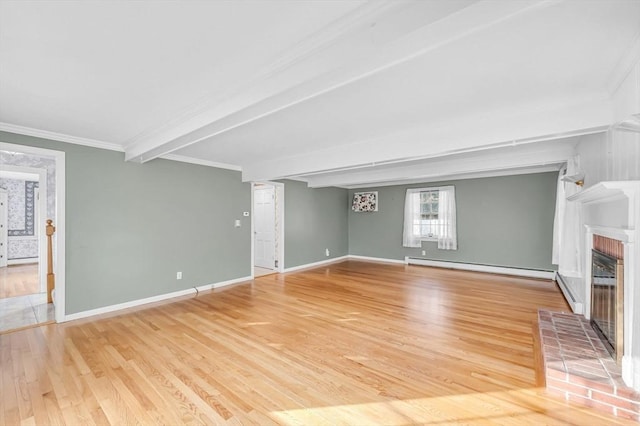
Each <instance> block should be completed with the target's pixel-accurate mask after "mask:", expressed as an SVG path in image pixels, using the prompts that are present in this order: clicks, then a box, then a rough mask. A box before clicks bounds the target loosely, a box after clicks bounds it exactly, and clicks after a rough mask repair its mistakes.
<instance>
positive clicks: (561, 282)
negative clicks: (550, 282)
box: [556, 273, 585, 315]
mask: <svg viewBox="0 0 640 426" xmlns="http://www.w3.org/2000/svg"><path fill="white" fill-rule="evenodd" d="M572 279H573V280H578V281H579V282H582V281H583V278H581V277H569V276H563V275H562V274H560V273H556V282H557V283H558V287H560V291H562V295H563V296H564V299H565V300H566V301H567V303H568V304H569V306H571V310H572V311H573V313H574V314H580V315H584V313H585V312H584V305H583V304H582V302H579V301H578V299H576V298H575V297H574V295H573V293H572V292H571V289H570V288H569V287H568V286H567V283H566V281H567V280H572Z"/></svg>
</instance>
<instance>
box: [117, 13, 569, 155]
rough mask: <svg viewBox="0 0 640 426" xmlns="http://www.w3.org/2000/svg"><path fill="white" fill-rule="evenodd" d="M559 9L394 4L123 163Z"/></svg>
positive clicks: (147, 140) (145, 144)
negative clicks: (419, 23)
mask: <svg viewBox="0 0 640 426" xmlns="http://www.w3.org/2000/svg"><path fill="white" fill-rule="evenodd" d="M374 3H375V2H374ZM555 3H557V1H540V2H535V3H532V2H516V1H514V2H474V1H471V0H467V1H465V0H460V1H450V2H400V3H395V4H398V5H399V6H396V7H395V8H389V9H381V10H380V11H379V13H378V14H377V15H376V13H370V14H363V16H364V18H361V19H360V21H358V22H354V23H353V24H352V25H351V26H347V27H346V30H345V31H344V32H343V33H341V34H339V35H336V36H335V37H333V38H331V39H330V40H328V41H327V42H326V43H324V44H323V45H321V46H316V47H315V50H314V51H313V52H307V53H306V54H301V55H299V59H296V60H290V61H289V63H288V64H287V65H286V66H285V67H284V68H283V69H278V70H277V71H273V70H272V71H271V72H269V73H266V75H265V74H264V73H263V75H261V76H259V77H257V78H256V79H255V80H254V81H250V82H246V83H245V84H244V86H241V87H239V88H238V89H237V90H236V91H232V93H229V94H226V95H225V96H223V97H222V98H219V99H215V101H216V104H215V106H214V107H213V108H211V109H208V110H207V111H202V112H200V113H198V114H197V115H195V116H191V117H188V118H187V119H185V120H182V122H180V123H173V124H172V125H171V126H170V128H168V129H165V130H163V131H160V132H155V133H150V134H148V135H146V136H143V137H141V138H138V139H136V140H134V141H132V142H131V143H129V144H128V145H127V146H126V148H125V158H126V160H128V161H137V162H146V161H149V160H152V159H154V158H157V157H160V156H163V155H166V154H169V153H171V152H173V151H175V150H178V149H180V148H184V147H186V146H189V145H191V144H194V143H197V142H200V141H204V140H207V139H211V138H214V137H215V136H216V135H219V134H221V133H224V132H227V131H229V130H232V129H235V128H237V127H239V126H243V125H245V124H248V123H251V122H253V121H255V120H259V119H261V118H263V117H266V116H269V115H271V114H275V113H277V112H278V111H281V110H284V109H286V108H290V107H292V106H295V105H297V104H299V103H301V102H305V101H307V100H310V99H312V98H315V97H318V96H321V95H323V94H325V93H328V92H330V91H333V90H336V89H338V88H340V87H343V86H346V85H349V84H352V83H354V82H357V81H359V80H362V79H364V78H367V77H370V76H373V75H376V74H378V73H381V72H384V71H385V70H388V69H390V68H392V67H395V66H397V65H399V64H402V63H406V62H408V61H411V60H413V59H416V58H418V57H420V56H422V55H425V54H427V53H428V52H430V51H433V50H435V49H439V48H441V47H443V46H445V45H447V44H449V43H452V42H454V41H457V40H460V39H462V38H466V37H469V36H472V35H473V34H476V33H477V32H479V31H483V30H485V29H487V28H490V27H492V26H494V25H496V24H498V23H501V22H503V21H505V20H509V19H511V18H513V17H515V16H519V15H521V14H524V13H528V12H530V11H532V10H537V9H539V8H541V7H547V6H549V5H553V4H555ZM389 4H394V2H389ZM436 12H437V13H436ZM434 13H435V16H436V17H437V18H438V19H435V20H434V19H433V18H432V19H431V20H426V21H425V22H427V23H426V24H423V25H422V26H420V27H418V28H413V27H412V26H411V25H409V24H410V23H412V24H413V25H414V27H415V22H414V21H412V19H415V16H421V17H423V18H424V17H428V16H431V15H434ZM374 17H375V21H373V23H372V18H374ZM365 24H366V25H365ZM376 24H377V25H376ZM376 26H380V27H383V28H408V29H413V30H412V31H408V30H407V31H408V32H407V33H404V34H397V33H394V34H392V36H386V37H387V39H385V35H384V33H377V32H376ZM380 34H382V35H380ZM389 37H391V39H388V38H389ZM376 38H377V39H379V40H378V41H377V42H375V43H372V42H371V40H372V39H376ZM345 46H347V47H346V48H345ZM362 52H365V54H363V53H362ZM318 59H320V61H318ZM279 62H281V61H279ZM318 67H319V69H321V70H322V71H323V72H321V73H319V74H318V73H317V71H314V70H315V69H317V68H318Z"/></svg>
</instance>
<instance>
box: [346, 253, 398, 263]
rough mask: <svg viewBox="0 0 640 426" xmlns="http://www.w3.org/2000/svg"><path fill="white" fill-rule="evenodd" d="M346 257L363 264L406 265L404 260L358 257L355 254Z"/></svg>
mask: <svg viewBox="0 0 640 426" xmlns="http://www.w3.org/2000/svg"><path fill="white" fill-rule="evenodd" d="M348 257H349V259H352V260H363V261H365V262H380V263H399V264H401V265H404V264H406V263H407V262H406V261H404V260H398V259H386V258H384V257H371V256H358V255H356V254H350V255H349V256H348Z"/></svg>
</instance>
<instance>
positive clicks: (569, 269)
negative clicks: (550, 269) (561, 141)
mask: <svg viewBox="0 0 640 426" xmlns="http://www.w3.org/2000/svg"><path fill="white" fill-rule="evenodd" d="M579 171H580V156H578V155H576V156H574V157H572V158H570V159H569V161H567V171H566V174H567V175H568V176H572V175H575V174H577V173H579ZM558 189H560V186H558ZM580 191H581V188H580V187H579V186H577V185H575V184H573V183H566V182H562V191H560V190H559V191H558V196H559V195H560V194H562V197H563V201H562V203H563V204H564V209H563V210H564V212H563V214H562V215H561V216H556V220H557V222H555V223H554V237H555V231H556V228H557V230H558V236H557V238H558V241H557V243H558V246H557V247H556V246H555V245H554V248H555V249H556V250H555V251H552V254H553V253H554V252H555V254H556V255H557V259H556V258H553V259H552V260H553V263H554V264H557V265H558V272H560V273H561V274H563V275H566V276H581V274H582V261H581V257H582V256H583V254H582V252H581V251H580V247H581V245H580V238H581V235H583V232H584V231H583V229H582V206H581V205H580V203H577V202H567V201H566V198H567V197H569V196H571V195H573V194H576V193H577V192H580ZM555 243H556V241H555V240H554V244H555ZM556 261H557V263H555V262H556Z"/></svg>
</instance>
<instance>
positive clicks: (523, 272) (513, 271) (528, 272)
mask: <svg viewBox="0 0 640 426" xmlns="http://www.w3.org/2000/svg"><path fill="white" fill-rule="evenodd" d="M405 262H406V263H407V264H409V265H423V266H435V267H437V268H448V269H461V270H464V271H474V272H488V273H491V274H502V275H515V276H518V277H527V278H543V279H548V280H552V279H554V278H555V272H554V271H538V270H535V269H520V268H507V267H503V266H489V265H476V264H473V263H460V262H446V261H441V260H428V259H420V258H416V257H409V256H407V257H405Z"/></svg>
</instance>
